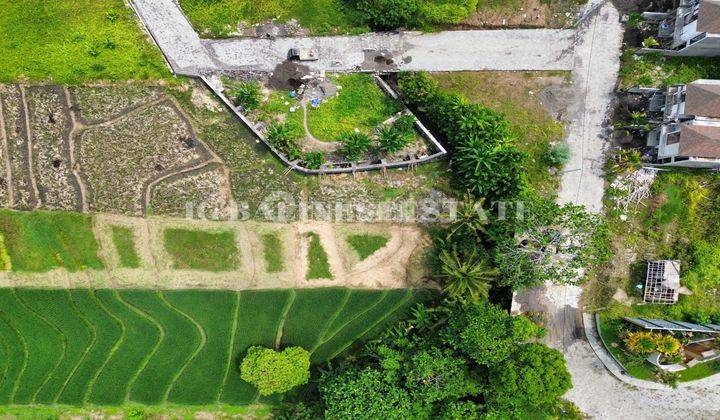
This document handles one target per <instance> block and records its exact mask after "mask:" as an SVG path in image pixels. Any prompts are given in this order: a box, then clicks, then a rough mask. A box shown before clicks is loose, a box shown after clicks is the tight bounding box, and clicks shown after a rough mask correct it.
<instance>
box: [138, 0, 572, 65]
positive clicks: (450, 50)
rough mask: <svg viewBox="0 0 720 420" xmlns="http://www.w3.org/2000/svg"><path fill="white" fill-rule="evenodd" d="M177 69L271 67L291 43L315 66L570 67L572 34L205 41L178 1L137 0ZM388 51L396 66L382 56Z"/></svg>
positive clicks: (284, 55) (546, 31)
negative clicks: (312, 54)
mask: <svg viewBox="0 0 720 420" xmlns="http://www.w3.org/2000/svg"><path fill="white" fill-rule="evenodd" d="M132 3H133V6H134V8H135V10H136V11H137V13H138V15H139V16H140V18H141V20H142V22H143V24H144V25H145V27H146V28H147V29H148V31H149V32H150V34H151V35H152V37H153V39H154V40H155V42H156V43H157V44H158V46H159V47H160V49H161V50H162V52H163V54H164V55H165V57H166V58H167V60H168V62H169V63H170V65H171V66H172V68H173V70H174V71H175V72H176V73H178V74H183V75H191V76H192V75H201V74H206V73H210V72H213V71H218V70H240V69H244V70H257V71H272V70H273V69H274V68H275V66H277V65H278V64H279V63H281V62H282V61H284V60H285V59H286V58H287V53H288V50H289V49H290V48H293V47H303V48H316V49H317V50H318V52H319V56H320V60H318V61H315V62H309V63H308V65H309V66H310V67H311V68H313V69H315V70H357V69H358V68H359V69H362V70H378V69H381V70H383V69H384V70H428V71H458V70H570V69H572V67H573V54H572V43H573V34H574V31H571V30H554V29H537V30H505V31H454V32H453V31H450V32H440V33H435V34H421V33H417V32H406V33H372V34H366V35H361V36H335V37H307V38H278V39H275V40H272V41H271V40H267V39H257V38H244V39H229V40H202V39H200V36H199V35H198V34H197V33H196V32H195V30H194V29H193V27H192V26H191V25H190V23H189V22H188V20H187V18H186V17H185V15H184V14H183V12H182V10H180V8H179V6H178V5H177V3H176V2H175V1H174V0H132ZM378 52H386V53H387V58H392V63H391V64H388V63H387V62H379V61H376V60H375V58H376V57H377V55H378Z"/></svg>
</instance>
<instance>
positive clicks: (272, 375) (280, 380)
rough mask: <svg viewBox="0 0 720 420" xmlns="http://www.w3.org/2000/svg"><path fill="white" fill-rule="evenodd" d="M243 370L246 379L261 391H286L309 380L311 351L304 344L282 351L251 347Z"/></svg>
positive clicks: (241, 371)
mask: <svg viewBox="0 0 720 420" xmlns="http://www.w3.org/2000/svg"><path fill="white" fill-rule="evenodd" d="M240 374H241V377H242V379H243V380H244V381H247V382H249V383H251V384H253V385H255V386H257V387H258V390H259V391H260V395H271V394H278V393H283V392H286V391H289V390H291V389H292V388H294V387H296V386H298V385H302V384H306V383H307V381H308V378H309V377H310V352H308V351H307V350H305V349H303V348H302V347H288V348H286V349H285V350H283V351H281V352H277V351H275V350H273V349H268V348H265V347H260V346H255V347H250V349H248V352H247V355H246V356H245V358H244V359H243V361H242V364H241V365H240Z"/></svg>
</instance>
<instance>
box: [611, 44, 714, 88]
mask: <svg viewBox="0 0 720 420" xmlns="http://www.w3.org/2000/svg"><path fill="white" fill-rule="evenodd" d="M718 78H720V63H718V60H716V59H714V58H704V57H663V56H661V55H659V54H640V55H634V54H633V52H632V50H626V51H625V52H624V53H623V55H622V57H621V66H620V87H621V88H623V89H626V88H631V87H634V86H644V87H665V86H670V85H676V84H684V83H690V82H692V81H695V80H697V79H718Z"/></svg>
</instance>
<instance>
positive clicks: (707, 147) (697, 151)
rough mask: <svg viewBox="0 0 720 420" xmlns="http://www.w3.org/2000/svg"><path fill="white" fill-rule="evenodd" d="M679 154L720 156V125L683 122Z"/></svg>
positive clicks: (714, 157) (707, 156)
mask: <svg viewBox="0 0 720 420" xmlns="http://www.w3.org/2000/svg"><path fill="white" fill-rule="evenodd" d="M678 155H680V156H687V157H701V158H711V159H717V158H720V126H710V125H691V124H682V126H681V128H680V150H679V151H678Z"/></svg>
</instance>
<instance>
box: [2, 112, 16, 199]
mask: <svg viewBox="0 0 720 420" xmlns="http://www.w3.org/2000/svg"><path fill="white" fill-rule="evenodd" d="M0 139H1V140H2V145H1V146H2V160H3V165H4V168H5V171H4V172H5V184H6V187H5V190H6V191H7V206H8V207H14V206H15V195H14V194H15V192H14V190H13V177H12V169H11V166H10V149H9V146H8V135H7V128H6V127H5V113H4V110H3V104H2V101H0Z"/></svg>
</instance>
